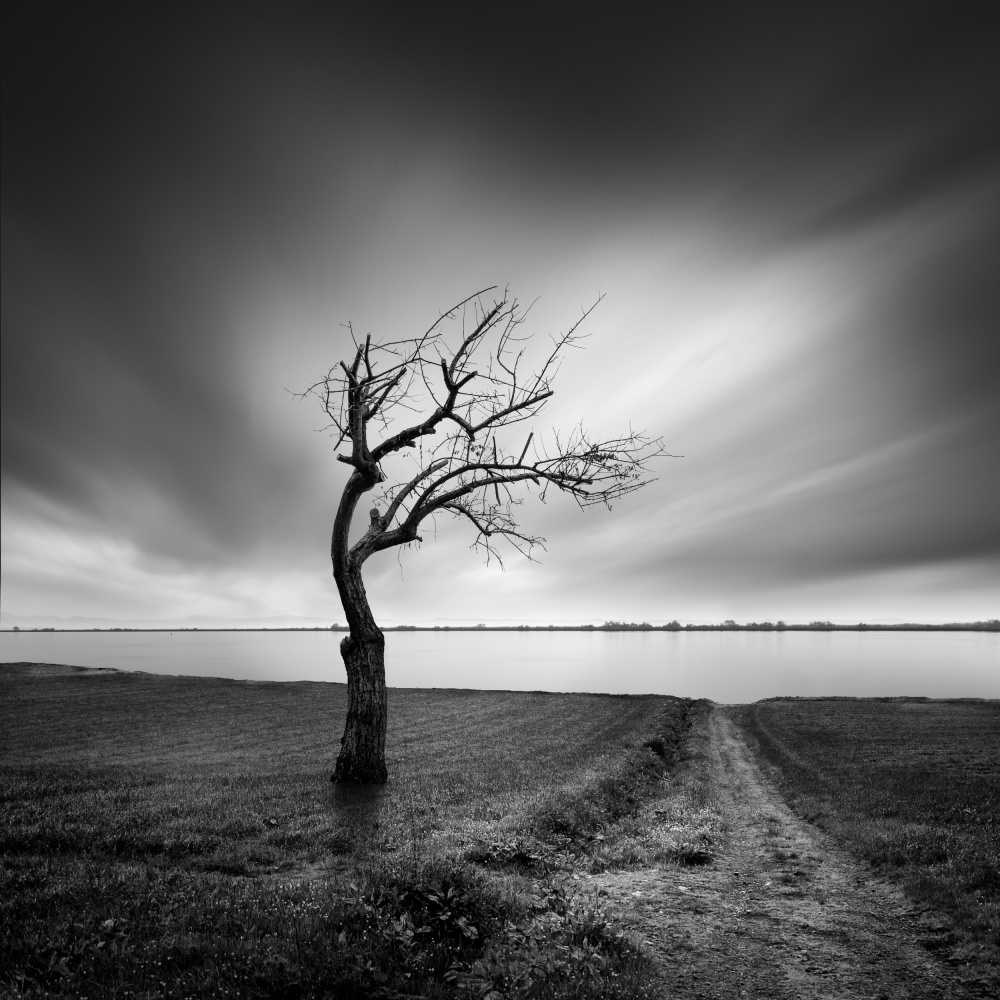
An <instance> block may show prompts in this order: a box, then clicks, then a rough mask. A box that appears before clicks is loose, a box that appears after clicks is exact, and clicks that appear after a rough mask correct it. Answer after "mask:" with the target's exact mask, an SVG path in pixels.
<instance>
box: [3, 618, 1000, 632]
mask: <svg viewBox="0 0 1000 1000" xmlns="http://www.w3.org/2000/svg"><path fill="white" fill-rule="evenodd" d="M0 631H3V632H17V633H18V634H21V633H28V632H30V633H36V632H59V633H68V632H347V631H348V628H347V626H346V625H328V626H325V627H324V626H319V625H316V626H305V627H303V626H288V627H277V628H252V627H247V628H198V627H191V626H185V627H181V628H126V627H119V628H20V627H18V626H14V627H13V628H4V629H0ZM382 631H383V632H1000V619H992V620H990V621H982V622H949V623H946V624H944V625H921V624H913V623H910V624H907V623H903V624H898V625H882V624H877V625H866V624H865V623H864V622H859V623H858V624H856V625H834V624H833V623H832V622H814V623H812V624H809V625H785V624H783V623H782V624H776V623H771V622H749V623H747V624H746V625H737V624H735V623H733V624H722V625H680V624H676V623H672V624H669V625H649V624H647V623H645V622H644V623H641V624H633V623H631V622H609V623H607V624H605V625H387V626H385V627H384V628H383V629H382Z"/></svg>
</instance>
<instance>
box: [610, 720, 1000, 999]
mask: <svg viewBox="0 0 1000 1000" xmlns="http://www.w3.org/2000/svg"><path fill="white" fill-rule="evenodd" d="M671 803H674V804H673V805H671ZM654 808H655V809H656V812H655V817H656V820H657V822H658V823H659V824H660V828H661V829H662V830H663V836H664V837H669V838H672V842H674V843H691V844H694V843H702V844H706V850H707V851H709V852H710V853H711V854H712V855H714V857H715V860H714V862H713V863H712V864H709V865H704V866H700V867H680V866H676V865H665V866H663V867H659V868H646V869H640V870H638V871H626V872H615V873H609V874H605V875H599V876H594V877H593V880H592V884H593V885H595V886H596V887H597V888H598V890H599V891H600V892H601V894H602V895H606V896H607V897H608V898H607V900H606V902H608V903H609V904H611V906H612V908H613V909H614V910H615V911H616V912H617V913H618V914H619V915H620V917H621V918H622V919H623V920H624V921H625V922H626V924H628V925H629V926H631V927H632V929H633V930H634V931H635V932H637V933H639V934H640V935H641V936H642V938H643V940H644V941H645V942H646V943H647V946H648V949H649V951H650V953H651V954H652V955H653V956H654V959H655V961H656V963H657V965H658V967H659V970H660V975H661V982H662V994H661V995H662V996H663V997H664V998H666V997H677V998H689V997H704V998H713V1000H715V998H718V1000H725V998H729V997H750V998H754V997H759V998H765V997H766V998H779V997H780V998H786V997H787V998H789V1000H798V998H802V1000H806V998H820V997H822V998H845V1000H846V998H865V1000H868V998H892V1000H896V998H900V1000H901V998H906V1000H925V998H926V1000H930V998H935V1000H938V998H947V997H955V998H963V997H984V996H992V995H995V994H992V993H991V992H989V991H988V989H987V988H986V986H985V984H975V983H970V982H965V983H963V982H962V981H961V979H960V975H959V973H958V972H957V971H956V970H954V969H952V968H950V967H949V966H947V965H946V964H945V963H943V962H941V961H940V960H938V959H936V958H935V957H934V956H933V955H932V953H931V951H930V950H929V949H930V948H932V947H933V946H934V944H935V942H936V941H938V942H940V941H941V940H943V939H944V937H945V932H946V929H947V928H946V925H945V924H944V923H942V922H939V920H938V919H936V918H935V917H933V916H932V915H928V914H920V913H918V912H917V911H916V910H915V909H914V907H913V906H912V904H910V903H908V902H907V901H906V899H905V898H904V897H903V895H902V893H901V892H900V891H899V890H898V889H896V888H894V887H892V886H890V885H887V884H885V883H882V882H879V881H875V880H873V878H872V876H871V874H870V872H869V871H868V870H866V869H865V867H864V866H863V865H861V864H859V863H858V862H856V861H854V860H852V859H851V858H850V857H848V856H847V855H846V854H845V853H844V852H843V851H842V850H840V849H839V848H838V847H837V846H836V845H835V844H834V843H833V842H832V841H831V840H830V838H829V837H827V836H826V835H825V834H823V833H822V832H821V831H819V830H818V829H816V828H815V827H812V826H810V825H809V824H808V823H805V822H804V821H802V820H800V819H798V818H797V817H796V816H794V815H793V814H792V813H791V812H790V810H789V809H788V807H787V806H786V805H785V804H784V802H783V801H782V799H781V796H780V794H779V793H778V791H777V790H776V789H775V787H774V786H773V785H772V784H771V783H770V782H769V781H768V780H767V778H766V777H765V775H764V774H762V773H761V770H760V769H759V768H758V766H757V765H756V763H755V762H754V761H753V759H752V757H751V755H750V752H749V750H748V749H747V747H746V746H745V744H744V743H743V742H742V740H741V739H740V737H739V734H738V730H737V729H736V727H735V725H734V723H733V722H732V720H731V719H730V718H729V717H728V716H727V715H726V712H725V709H724V708H716V709H714V710H713V712H712V714H711V716H710V717H709V721H708V726H707V731H706V732H705V733H702V734H701V736H700V737H698V743H697V744H696V746H695V756H694V758H693V759H692V760H691V761H689V762H687V763H686V764H684V765H682V767H681V769H680V770H679V772H678V774H677V776H676V778H675V785H674V787H672V788H670V789H668V793H667V794H666V795H665V796H664V799H663V800H662V802H661V803H660V804H659V805H658V806H655V807H654ZM709 841H711V843H710V844H709V843H708V842H709Z"/></svg>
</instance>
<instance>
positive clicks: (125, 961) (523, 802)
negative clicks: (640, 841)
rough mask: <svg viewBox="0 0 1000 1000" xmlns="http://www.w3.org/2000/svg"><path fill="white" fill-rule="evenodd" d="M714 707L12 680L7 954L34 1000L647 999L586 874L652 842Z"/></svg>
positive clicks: (2, 713)
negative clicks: (362, 750)
mask: <svg viewBox="0 0 1000 1000" xmlns="http://www.w3.org/2000/svg"><path fill="white" fill-rule="evenodd" d="M693 708H695V703H691V702H687V701H683V700H679V699H671V698H661V697H652V696H651V697H611V696H593V695H546V694H537V693H534V694H533V693H511V692H473V691H405V690H393V691H391V692H390V730H389V737H388V758H389V768H390V773H391V775H392V780H391V781H390V783H389V785H388V786H386V787H385V788H383V789H378V790H374V791H358V790H355V791H353V792H350V791H348V792H344V791H343V790H338V789H337V788H335V787H333V786H331V785H330V783H329V780H328V778H329V774H330V772H331V771H332V767H333V762H334V754H335V750H336V748H337V737H338V736H339V732H340V727H341V725H342V720H343V718H344V714H345V710H346V691H345V689H344V687H343V686H341V685H334V684H309V683H296V684H276V683H251V682H239V681H227V680H216V679H205V678H183V677H162V676H156V675H148V674H126V673H118V672H112V671H92V670H80V669H75V668H60V667H51V666H50V667H40V666H29V665H7V666H4V667H2V668H0V733H2V737H0V738H2V740H3V743H2V744H0V816H2V826H0V857H2V871H0V900H2V902H0V935H2V941H3V945H4V950H5V951H6V952H7V953H8V954H9V955H11V956H12V958H13V961H12V962H11V964H10V965H9V967H8V970H7V972H6V976H7V983H6V985H7V986H8V987H13V988H15V989H17V990H18V991H19V992H20V993H22V994H23V995H33V994H41V993H42V992H43V991H49V992H50V993H56V994H65V995H76V994H78V993H79V994H81V995H84V996H110V995H114V996H127V995H135V996H137V997H140V996H217V995H231V996H276V995H282V996H288V997H296V996H302V997H305V996H323V995H325V994H327V993H329V992H331V991H333V990H336V991H338V992H337V995H345V996H348V995H351V993H352V991H353V993H354V994H355V995H358V996H367V995H373V993H374V992H379V991H380V992H381V993H382V994H384V995H386V996H392V995H399V994H409V995H440V996H450V995H455V996H458V995H471V996H483V995H487V994H488V993H489V992H490V990H492V989H502V990H503V991H504V993H505V995H513V996H517V995H529V993H530V995H532V996H536V995H537V996H642V995H644V986H643V982H644V960H643V959H642V956H641V955H640V953H639V951H638V949H637V948H636V947H635V946H634V945H633V944H632V943H631V942H630V941H629V939H628V938H627V937H626V936H624V935H622V934H621V933H620V931H618V930H617V929H615V928H614V927H612V926H610V925H609V924H608V922H607V920H606V918H605V917H604V915H603V914H602V912H601V911H600V909H599V908H598V907H597V906H596V903H595V902H594V900H593V899H590V898H588V897H584V896H580V895H578V894H577V893H575V891H574V889H572V888H570V886H575V883H573V882H572V881H571V880H569V879H568V878H567V877H566V876H567V875H568V873H569V871H570V870H571V869H572V867H573V865H574V864H576V863H578V860H579V858H581V857H583V856H584V855H587V856H592V855H595V854H598V853H600V852H605V854H606V856H607V858H608V859H611V858H613V851H614V845H615V843H616V842H617V841H618V840H619V839H621V838H622V837H624V836H626V835H627V831H628V823H629V819H630V817H634V815H635V814H636V812H637V811H638V810H639V808H640V806H641V803H642V801H643V799H644V797H645V796H646V795H648V794H649V792H650V791H651V790H652V789H653V788H654V787H655V785H656V783H657V782H658V781H659V778H660V776H662V775H663V774H664V773H665V772H666V771H667V770H668V769H669V767H670V766H671V764H672V762H673V761H674V760H675V759H676V757H677V755H678V753H679V748H680V746H681V744H682V742H683V739H684V737H685V735H686V733H687V730H688V727H689V725H690V717H691V714H692V709H693Z"/></svg>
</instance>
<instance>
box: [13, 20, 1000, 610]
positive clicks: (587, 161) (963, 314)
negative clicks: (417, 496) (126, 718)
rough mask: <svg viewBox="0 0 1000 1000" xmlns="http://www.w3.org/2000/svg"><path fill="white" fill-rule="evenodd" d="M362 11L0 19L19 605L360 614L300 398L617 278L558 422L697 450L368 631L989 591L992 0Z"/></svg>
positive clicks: (404, 559) (435, 537)
mask: <svg viewBox="0 0 1000 1000" xmlns="http://www.w3.org/2000/svg"><path fill="white" fill-rule="evenodd" d="M354 6H357V7H362V6H363V7H364V11H363V12H360V11H352V12H350V13H346V12H345V10H344V9H343V5H331V6H330V7H329V8H326V7H325V6H322V5H307V4H293V3H283V4H273V5H262V4H232V5H231V4H223V3H209V4H197V5H186V4H170V5H156V6H154V5H146V4H143V5H122V6H114V7H112V6H105V5H102V4H100V3H98V4H87V5H79V4H76V5H71V4H64V5H61V4H45V5H40V4H8V5H6V7H5V10H4V14H3V19H4V25H3V42H2V44H3V70H2V71H3V95H2V102H3V134H4V142H3V150H2V170H3V189H2V209H3V216H2V241H3V248H2V283H3V295H2V311H3V312H2V324H3V327H2V329H3V341H2V352H3V359H2V360H3V371H2V404H0V405H2V560H3V565H2V591H0V598H2V609H3V611H4V612H5V614H7V615H15V616H36V615H41V616H46V615H48V616H63V617H71V616H84V617H100V618H110V619H118V620H129V619H165V620H175V619H180V618H183V617H185V616H189V615H215V616H219V617H223V618H229V619H240V620H242V619H246V620H248V621H254V620H262V619H269V618H274V617H276V616H281V615H299V616H305V617H310V618H316V619H321V620H330V621H334V620H340V621H342V620H343V615H342V612H341V609H340V606H339V601H338V598H337V594H336V590H335V588H334V585H333V581H332V578H331V574H330V564H329V551H328V547H329V534H330V528H331V524H332V519H333V512H334V510H335V507H336V503H337V499H338V496H339V490H340V487H341V486H342V484H343V482H344V479H345V477H346V468H345V466H343V465H341V464H339V463H337V462H336V461H335V459H334V453H333V441H332V440H331V438H330V437H329V436H327V435H326V434H323V433H317V430H318V429H320V428H322V427H323V424H324V421H323V415H322V414H321V412H320V411H319V409H318V408H317V407H316V405H315V404H314V403H310V402H308V401H307V402H303V401H301V400H297V399H296V398H295V397H294V396H293V395H292V394H291V392H294V391H299V390H302V389H304V388H305V387H306V386H307V385H309V384H310V383H311V382H313V381H314V380H315V379H316V378H317V377H319V376H320V375H322V374H323V373H324V372H325V371H326V369H327V368H329V367H330V366H331V365H333V364H335V363H336V362H337V361H338V360H339V359H340V358H342V357H345V356H346V355H347V354H348V352H349V350H350V341H349V338H348V336H347V333H346V331H345V329H344V328H343V325H342V324H344V323H347V322H348V321H350V322H351V323H353V325H354V329H355V330H356V331H358V332H360V333H362V334H364V333H368V332H371V333H372V334H373V336H374V337H376V338H378V337H386V338H397V337H399V336H401V335H404V336H405V335H411V334H414V333H418V332H420V331H422V330H424V329H426V327H427V326H428V325H429V324H430V322H431V321H432V320H433V319H434V318H435V317H436V316H437V315H438V313H439V311H440V310H442V309H444V308H446V307H448V306H450V305H451V304H452V303H454V302H455V301H457V300H459V299H461V298H463V297H464V296H465V295H467V294H469V293H470V292H471V291H473V290H475V289H477V288H481V287H483V286H486V285H492V284H499V285H501V286H504V285H509V286H510V288H511V290H512V292H513V293H514V294H515V295H516V296H517V297H518V298H519V299H520V300H521V301H522V303H525V304H527V303H530V302H533V301H535V300H536V299H537V302H535V304H534V306H533V307H532V310H531V313H530V317H531V318H530V319H529V322H528V324H527V327H526V328H527V329H530V330H534V331H537V332H538V334H539V335H541V336H544V335H546V334H547V333H548V332H550V331H558V330H562V329H565V328H566V326H568V325H569V324H570V323H572V322H573V320H574V319H575V318H576V317H577V316H578V315H579V313H580V309H581V308H582V307H585V306H588V305H590V304H591V303H593V302H594V300H595V299H596V298H597V297H598V295H599V294H602V293H603V294H604V295H605V298H604V300H603V301H602V302H601V304H600V306H599V307H598V308H597V309H596V310H595V312H594V313H593V315H592V316H591V318H590V319H589V320H588V323H587V330H588V331H589V333H590V334H591V337H590V339H589V340H588V341H587V347H586V350H584V351H581V352H577V353H574V354H573V355H572V357H571V358H570V359H569V361H568V362H567V364H566V366H565V367H564V369H563V371H562V372H561V374H560V376H559V380H558V381H557V383H556V386H555V388H556V389H557V395H556V397H555V398H554V399H553V400H552V402H551V406H550V407H549V408H548V409H547V410H546V411H545V412H544V414H543V417H542V418H541V420H540V421H539V428H540V429H545V428H548V427H550V426H556V427H559V426H567V425H571V424H573V423H576V422H577V421H579V420H581V419H583V420H584V421H585V422H586V423H587V424H588V425H590V426H593V427H595V428H596V429H598V430H601V431H607V432H613V431H615V430H617V429H622V428H625V427H627V426H628V425H629V424H631V425H632V426H634V427H636V428H645V429H647V430H648V431H650V432H652V433H653V434H656V435H662V437H663V439H664V442H665V445H666V447H667V449H668V450H669V451H671V452H674V453H676V454H678V455H682V456H683V457H682V458H676V459H670V460H664V461H662V462H661V463H659V464H658V466H657V468H656V473H657V475H658V476H659V479H658V481H657V482H656V483H655V484H653V485H652V486H650V487H648V488H646V489H645V490H643V491H642V492H640V493H638V494H635V495H633V496H630V497H627V498H625V499H624V500H622V501H621V502H620V503H618V504H617V505H616V506H615V509H614V510H613V511H611V512H605V511H590V512H587V513H581V512H579V511H577V510H576V508H575V506H574V505H573V504H572V503H571V502H569V501H568V500H565V499H563V498H554V499H551V500H550V501H549V502H548V503H547V504H546V505H541V504H538V503H535V502H533V501H526V503H525V505H524V506H523V507H522V508H521V513H522V515H523V523H524V525H525V526H526V527H527V528H528V529H529V530H530V531H531V532H532V533H537V534H541V535H543V536H545V537H546V538H547V539H548V547H547V551H545V552H543V553H541V554H540V562H539V563H537V564H530V563H527V562H524V561H522V560H520V559H518V558H517V557H514V556H512V557H511V558H510V559H509V560H507V562H506V569H505V571H501V570H500V569H499V568H498V567H496V566H495V565H490V566H485V565H484V564H483V562H482V559H481V558H480V557H479V556H478V555H477V554H476V553H474V552H471V551H469V545H470V543H471V541H472V536H471V528H470V527H469V526H467V525H465V524H462V523H458V522H455V523H452V522H447V521H442V522H440V524H439V525H438V530H437V532H436V533H426V534H425V541H424V543H423V545H422V546H421V548H420V550H419V551H407V552H404V553H402V556H401V558H400V559H397V558H396V555H395V554H382V555H379V556H376V557H375V558H373V559H372V560H371V561H370V563H369V564H368V566H367V570H366V581H367V587H368V592H369V596H370V599H371V602H372V606H373V609H374V611H375V613H376V616H377V617H379V618H380V619H381V620H383V621H385V622H386V623H395V622H420V621H430V620H435V619H443V620H469V619H472V620H475V621H490V620H505V621H512V620H513V621H516V620H525V621H529V620H530V621H538V620H551V621H588V620H604V619H610V618H617V619H629V620H643V619H645V620H650V621H663V620H670V619H673V618H678V619H681V620H682V621H683V620H722V619H724V618H735V619H737V620H760V619H771V620H774V619H777V618H783V619H786V620H799V619H806V620H808V619H812V618H824V619H832V620H838V621H857V620H868V621H873V620H880V619H889V618H902V619H906V620H910V621H954V620H974V619H984V618H995V617H998V616H1000V514H998V509H1000V504H998V503H997V499H996V498H997V497H998V496H1000V460H998V459H1000V448H998V444H997V442H998V441H1000V336H998V334H1000V280H998V262H1000V70H998V65H1000V64H998V62H997V59H996V53H997V51H998V43H1000V32H998V30H997V28H996V25H995V23H994V22H995V18H993V17H991V15H992V14H993V13H994V11H993V10H992V5H989V4H982V3H954V2H949V3H908V4H905V5H900V4H898V3H882V4H878V3H875V4H872V3H866V4H857V5H852V4H844V3H837V4H799V3H789V4H778V3H772V2H764V3H757V4H713V3H688V4H665V5H655V6H656V13H655V14H653V13H651V12H650V11H651V10H652V9H653V8H652V7H651V6H650V5H641V6H637V7H635V8H632V9H631V13H630V12H629V11H630V8H628V7H627V6H626V7H622V6H615V7H613V8H612V7H607V8H603V13H601V14H600V15H599V16H598V15H596V14H595V15H593V16H592V17H590V18H588V17H585V16H583V15H582V14H581V15H579V16H577V17H575V18H574V19H573V20H572V21H571V22H568V21H567V20H566V19H565V16H564V15H563V14H562V13H561V12H563V11H564V10H565V8H564V7H563V6H562V5H560V6H559V7H558V8H556V7H553V8H552V9H551V11H550V13H549V14H547V15H546V14H544V13H543V14H541V15H540V14H539V13H538V11H539V8H538V6H537V5H532V6H530V7H529V6H527V5H525V6H523V7H519V6H518V5H513V6H505V7H504V8H503V16H502V18H500V17H498V16H496V15H494V14H492V13H490V12H489V10H492V9H489V10H487V9H486V8H483V9H482V10H478V11H477V12H476V13H475V14H469V13H468V11H469V7H468V5H452V4H432V5H419V6H418V5H402V4H400V5H388V4H369V5H354ZM557 10H558V11H560V13H559V14H557V13H556V11H557ZM386 471H387V472H388V473H389V474H390V475H391V473H392V469H391V467H389V468H387V469H386Z"/></svg>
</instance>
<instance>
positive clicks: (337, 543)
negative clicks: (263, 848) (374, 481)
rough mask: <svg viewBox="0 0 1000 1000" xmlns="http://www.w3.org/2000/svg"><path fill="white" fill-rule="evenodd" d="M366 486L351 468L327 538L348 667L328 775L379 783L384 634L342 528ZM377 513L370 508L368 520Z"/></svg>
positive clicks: (382, 776)
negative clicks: (342, 722) (342, 717)
mask: <svg viewBox="0 0 1000 1000" xmlns="http://www.w3.org/2000/svg"><path fill="white" fill-rule="evenodd" d="M366 488H370V485H369V481H368V480H366V479H364V478H363V477H361V476H359V475H358V474H357V473H355V475H353V476H352V477H351V480H350V482H349V483H348V488H347V489H346V490H345V491H344V497H343V498H342V500H341V503H340V507H339V509H338V511H337V517H336V520H335V521H334V529H333V541H332V544H331V555H332V557H333V578H334V580H335V581H336V583H337V590H338V591H339V593H340V601H341V604H343V606H344V614H345V615H347V626H348V628H349V629H350V634H349V635H348V636H346V637H345V638H344V639H343V640H342V641H341V643H340V654H341V656H343V658H344V666H345V667H346V668H347V724H346V726H345V727H344V735H343V737H342V738H341V740H340V756H339V757H338V758H337V766H336V768H335V769H334V772H333V775H332V777H331V778H330V780H331V781H335V782H338V783H340V784H354V785H384V784H385V783H386V781H387V780H388V777H389V775H388V772H387V771H386V767H385V722H386V714H387V707H388V706H387V704H386V693H385V636H384V635H383V634H382V630H381V629H380V628H379V627H378V625H376V624H375V618H374V616H373V615H372V610H371V607H370V606H369V604H368V595H367V594H366V593H365V584H364V581H363V580H362V579H361V564H362V563H363V561H364V558H363V555H361V554H354V555H351V554H350V553H348V551H347V528H348V525H349V524H350V522H351V516H352V514H353V513H354V507H355V505H356V504H357V500H358V497H359V496H360V494H361V493H362V492H363V491H364V489H366ZM377 514H378V511H373V512H372V515H373V522H372V523H373V526H374V525H375V523H376V522H375V515H377ZM366 537H367V536H366Z"/></svg>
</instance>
